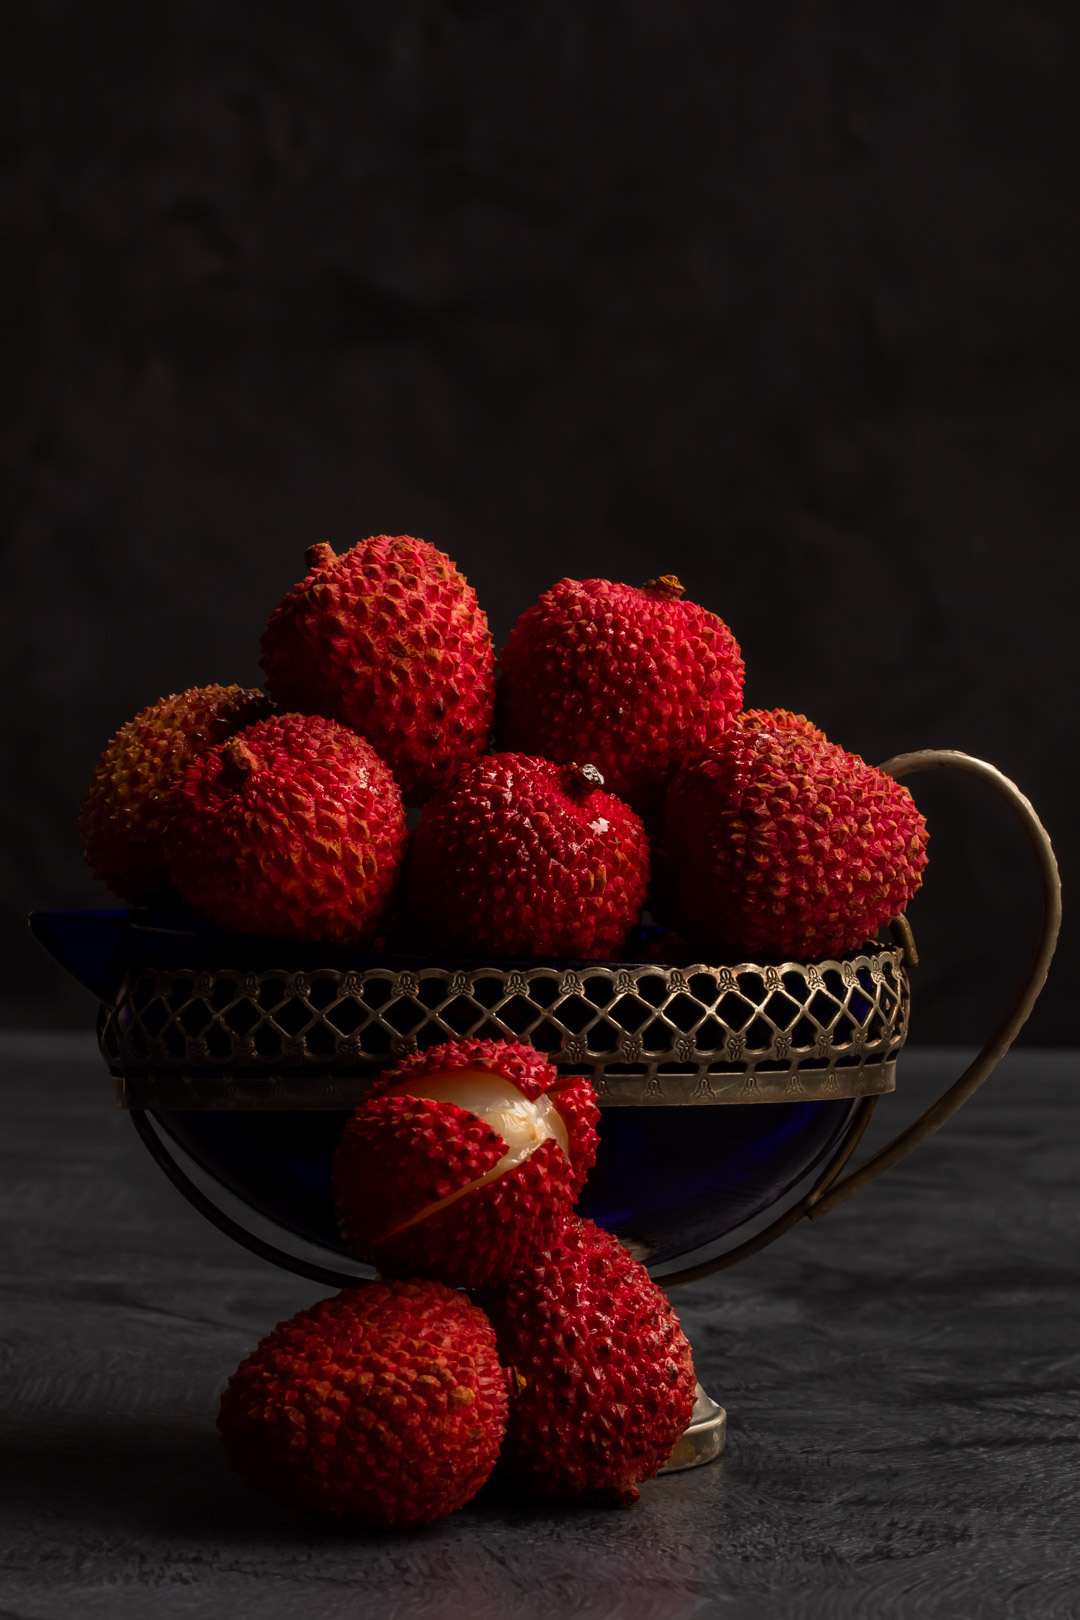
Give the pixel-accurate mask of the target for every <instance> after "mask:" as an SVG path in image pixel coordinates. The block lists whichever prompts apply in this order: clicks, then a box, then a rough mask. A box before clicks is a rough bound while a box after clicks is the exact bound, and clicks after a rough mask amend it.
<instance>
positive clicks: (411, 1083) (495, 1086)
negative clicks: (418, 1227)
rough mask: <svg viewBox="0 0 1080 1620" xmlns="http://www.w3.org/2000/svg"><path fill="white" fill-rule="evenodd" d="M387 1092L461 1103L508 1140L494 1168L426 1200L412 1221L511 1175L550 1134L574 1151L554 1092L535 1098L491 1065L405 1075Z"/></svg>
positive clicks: (561, 1144)
mask: <svg viewBox="0 0 1080 1620" xmlns="http://www.w3.org/2000/svg"><path fill="white" fill-rule="evenodd" d="M386 1095H387V1096H389V1097H423V1098H426V1099H427V1100H428V1101H429V1102H444V1103H454V1104H456V1106H457V1107H458V1108H464V1109H466V1110H467V1111H468V1112H469V1113H470V1114H476V1115H478V1116H479V1118H480V1119H482V1120H483V1121H484V1122H485V1124H487V1125H490V1126H491V1129H492V1130H493V1131H497V1132H498V1134H499V1135H500V1136H501V1137H502V1139H503V1141H504V1142H505V1143H506V1152H505V1153H504V1154H503V1156H502V1158H501V1159H499V1161H498V1163H497V1164H493V1165H492V1166H491V1169H490V1170H487V1171H485V1172H484V1174H483V1175H482V1176H479V1177H478V1178H477V1180H476V1181H470V1182H469V1184H468V1186H466V1187H459V1188H458V1189H457V1191H456V1192H452V1193H450V1194H449V1195H448V1196H447V1197H446V1198H440V1199H438V1200H437V1201H436V1202H435V1203H432V1204H427V1205H425V1207H424V1208H423V1209H422V1210H419V1211H418V1212H417V1214H415V1215H414V1216H413V1217H412V1218H411V1220H408V1221H406V1222H405V1225H406V1226H413V1225H415V1223H416V1222H417V1221H422V1220H426V1219H427V1218H428V1216H430V1215H434V1214H436V1213H437V1212H438V1211H439V1210H441V1209H445V1208H446V1206H447V1205H448V1204H453V1203H456V1202H457V1200H458V1199H459V1198H463V1197H464V1196H465V1194H466V1193H467V1192H473V1191H475V1189H476V1188H477V1187H483V1186H485V1185H486V1184H487V1183H488V1182H489V1181H494V1180H495V1179H496V1177H498V1176H503V1175H505V1174H506V1172H507V1171H508V1170H513V1169H516V1167H517V1166H518V1165H519V1164H523V1163H524V1161H525V1160H526V1159H528V1158H530V1157H531V1156H532V1154H534V1153H535V1152H536V1150H537V1148H538V1147H539V1146H540V1144H541V1143H542V1142H546V1141H547V1140H548V1139H549V1138H552V1137H553V1138H554V1140H555V1143H556V1145H557V1146H558V1147H560V1148H561V1149H562V1151H563V1153H564V1154H565V1155H566V1157H567V1158H569V1157H570V1143H569V1138H568V1137H567V1134H566V1124H565V1122H564V1120H563V1117H562V1115H561V1114H560V1113H559V1110H558V1109H557V1108H556V1106H555V1100H554V1098H552V1097H549V1096H542V1097H537V1098H535V1099H530V1098H528V1097H526V1096H525V1095H524V1093H523V1092H521V1091H519V1090H518V1088H517V1086H515V1085H514V1084H513V1082H512V1081H510V1080H508V1079H507V1078H506V1076H505V1075H502V1074H493V1073H492V1072H491V1071H490V1070H489V1069H447V1070H444V1071H442V1072H441V1073H438V1074H426V1075H423V1076H422V1077H421V1078H419V1079H417V1080H403V1081H402V1082H401V1084H400V1085H397V1086H395V1087H394V1088H393V1090H392V1091H389V1092H387V1093H386ZM398 1230H399V1231H400V1230H402V1228H398Z"/></svg>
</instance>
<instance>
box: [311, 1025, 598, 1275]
mask: <svg viewBox="0 0 1080 1620" xmlns="http://www.w3.org/2000/svg"><path fill="white" fill-rule="evenodd" d="M598 1118H599V1110H598V1108H597V1106H596V1099H595V1095H594V1093H593V1089H592V1086H591V1084H590V1083H589V1081H588V1080H586V1079H583V1078H578V1077H572V1078H570V1079H561V1078H560V1077H559V1074H558V1071H557V1070H556V1069H555V1068H554V1067H553V1066H552V1064H550V1063H549V1062H548V1061H547V1059H546V1058H544V1057H543V1056H542V1055H541V1054H540V1053H539V1052H537V1051H536V1050H535V1049H534V1048H533V1047H531V1046H522V1045H519V1044H517V1043H516V1042H512V1041H477V1040H462V1041H451V1042H448V1043H446V1044H445V1045H443V1046H437V1047H430V1048H428V1049H427V1050H426V1051H424V1052H422V1053H420V1054H418V1055H417V1056H415V1057H412V1058H407V1059H406V1060H405V1061H404V1062H403V1063H401V1064H399V1065H398V1067H397V1068H396V1069H393V1070H391V1071H390V1072H389V1073H388V1074H384V1075H383V1076H382V1078H381V1079H380V1081H379V1082H378V1083H377V1085H376V1086H375V1087H374V1088H373V1089H372V1091H371V1093H370V1094H369V1095H368V1097H366V1098H365V1100H364V1102H363V1103H362V1104H361V1105H360V1107H359V1108H357V1110H356V1112H355V1113H354V1114H353V1116H352V1118H351V1120H350V1121H349V1123H348V1124H347V1126H346V1127H345V1131H344V1134H343V1136H342V1138H341V1141H340V1143H339V1145H338V1149H337V1152H336V1154H335V1157H334V1168H333V1188H334V1202H335V1206H336V1209H337V1214H338V1223H339V1226H340V1228H341V1232H342V1235H343V1236H344V1238H345V1240H346V1242H347V1243H348V1244H349V1247H350V1248H351V1249H352V1251H353V1252H354V1253H355V1254H358V1255H361V1256H363V1257H365V1258H367V1259H369V1260H371V1261H373V1262H374V1263H375V1265H377V1266H378V1268H379V1270H380V1272H382V1273H384V1274H390V1275H396V1276H419V1277H435V1278H438V1279H439V1280H440V1281H441V1282H445V1283H450V1284H452V1285H453V1286H455V1287H461V1288H480V1287H486V1286H488V1285H490V1284H492V1283H496V1282H498V1281H500V1280H501V1279H502V1278H504V1277H505V1276H507V1275H508V1273H509V1272H510V1270H511V1269H512V1268H513V1267H514V1266H515V1265H516V1264H517V1263H519V1261H521V1260H522V1259H523V1258H524V1257H525V1256H526V1255H527V1254H528V1253H530V1252H531V1251H532V1249H533V1248H535V1247H536V1246H537V1245H539V1244H542V1243H543V1242H545V1241H546V1240H547V1238H548V1237H549V1236H550V1234H551V1233H552V1232H554V1230H555V1229H556V1228H557V1227H558V1226H559V1224H560V1223H561V1222H562V1221H563V1220H564V1219H565V1218H566V1216H567V1215H568V1214H569V1211H570V1209H571V1207H572V1205H573V1203H574V1201H575V1199H576V1198H577V1196H578V1193H579V1192H580V1190H581V1187H582V1185H583V1183H584V1180H585V1176H586V1174H587V1173H588V1171H589V1170H590V1169H591V1167H592V1165H593V1163H594V1161H595V1158H596V1148H597V1135H596V1122H597V1120H598Z"/></svg>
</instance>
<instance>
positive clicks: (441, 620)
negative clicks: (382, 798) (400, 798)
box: [262, 534, 495, 804]
mask: <svg viewBox="0 0 1080 1620" xmlns="http://www.w3.org/2000/svg"><path fill="white" fill-rule="evenodd" d="M313 549H316V550H319V551H321V552H322V555H321V557H317V558H316V561H315V565H314V566H313V567H312V568H311V571H310V572H309V573H308V574H307V576H306V577H305V578H304V579H302V580H301V581H300V583H299V584H298V585H295V586H294V587H293V589H292V590H291V591H290V592H289V594H288V595H287V596H286V597H285V598H284V600H283V601H282V602H281V603H280V604H279V606H278V607H276V608H275V609H274V612H273V613H272V614H271V616H270V622H269V624H268V625H267V627H266V632H265V634H264V636H263V644H262V645H263V658H262V665H263V669H264V670H265V671H266V684H267V687H268V689H269V691H270V692H271V694H272V695H273V697H274V699H275V701H276V703H277V705H278V707H279V709H282V710H285V709H296V710H299V711H300V712H301V713H305V714H322V715H326V716H328V717H329V718H330V719H333V720H340V721H342V722H343V723H344V724H345V725H347V726H351V727H352V728H353V730H354V731H358V732H360V733H361V735H362V736H364V737H366V738H367V739H368V741H369V742H370V743H371V744H372V746H373V747H374V748H375V749H376V750H377V751H378V753H380V754H381V755H382V757H383V759H385V760H386V761H387V763H388V764H389V765H390V767H391V769H392V770H393V772H394V775H395V777H396V778H397V780H398V782H399V783H400V784H401V789H402V792H403V793H404V794H405V797H406V800H407V801H408V802H409V803H411V804H421V803H423V801H424V800H425V799H426V798H428V797H429V796H430V794H431V793H433V792H434V791H435V789H436V788H438V787H441V786H442V784H443V783H444V782H446V781H447V780H448V779H449V777H450V776H452V775H453V773H454V771H455V770H456V769H457V767H458V766H459V765H460V764H461V763H462V762H463V761H464V760H467V759H472V758H473V757H474V756H475V755H477V754H479V753H481V752H482V751H483V749H484V748H486V747H487V742H488V736H489V733H490V731H491V724H492V714H493V709H494V703H495V655H494V651H493V649H492V644H491V635H490V632H489V630H488V624H487V619H486V617H485V615H484V613H483V612H482V610H481V609H480V607H479V605H478V603H477V600H476V592H475V591H474V590H473V589H472V587H471V586H469V585H468V584H466V582H465V579H464V577H463V576H462V575H461V574H459V573H458V571H457V569H456V568H455V567H454V565H453V563H452V562H451V561H450V559H449V557H446V556H444V555H443V553H442V552H441V551H438V550H436V548H435V547H434V546H433V545H431V544H430V543H429V542H428V541H426V540H416V539H414V538H413V537H412V536H411V535H408V534H398V535H387V534H377V535H372V536H371V538H370V539H367V540H361V541H360V542H359V544H357V545H355V546H353V548H352V550H351V551H347V552H345V553H344V554H343V555H342V556H340V557H334V555H333V553H332V551H331V549H330V547H325V548H313Z"/></svg>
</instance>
